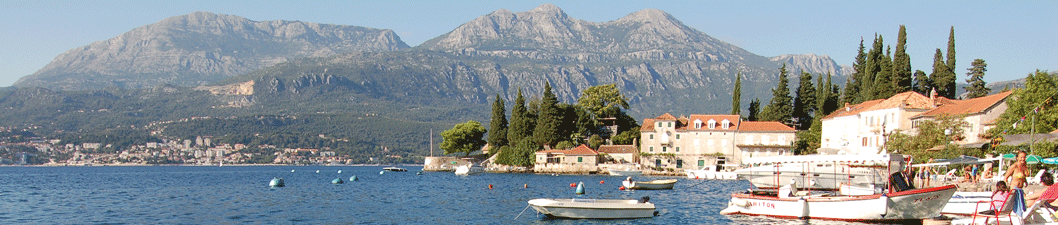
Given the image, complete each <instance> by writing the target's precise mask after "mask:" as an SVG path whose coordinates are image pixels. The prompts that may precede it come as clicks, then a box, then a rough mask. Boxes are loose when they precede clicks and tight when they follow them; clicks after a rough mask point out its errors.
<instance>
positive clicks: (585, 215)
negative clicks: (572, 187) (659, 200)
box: [529, 196, 656, 219]
mask: <svg viewBox="0 0 1058 225" xmlns="http://www.w3.org/2000/svg"><path fill="white" fill-rule="evenodd" d="M649 201H650V197H648V196H644V197H643V198H642V199H640V200H621V199H548V198H538V199H533V200H529V206H530V207H532V208H533V210H536V211H537V212H539V213H542V214H544V215H545V216H547V217H548V218H570V219H632V218H646V217H653V216H655V215H656V212H654V209H655V208H654V203H650V202H649Z"/></svg>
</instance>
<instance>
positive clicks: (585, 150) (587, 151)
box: [540, 145, 599, 155]
mask: <svg viewBox="0 0 1058 225" xmlns="http://www.w3.org/2000/svg"><path fill="white" fill-rule="evenodd" d="M540 152H542V153H561V154H565V155H598V154H599V152H596V151H595V150H591V148H589V147H588V146H587V145H580V146H577V147H576V148H573V149H561V150H560V149H551V150H544V151H540Z"/></svg>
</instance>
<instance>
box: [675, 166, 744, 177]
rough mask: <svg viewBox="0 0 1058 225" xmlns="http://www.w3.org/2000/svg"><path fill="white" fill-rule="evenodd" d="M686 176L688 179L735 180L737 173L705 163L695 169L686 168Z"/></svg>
mask: <svg viewBox="0 0 1058 225" xmlns="http://www.w3.org/2000/svg"><path fill="white" fill-rule="evenodd" d="M684 173H685V174H687V178H690V179H710V180H735V179H738V175H737V174H735V172H730V171H719V170H718V169H716V166H715V165H707V166H703V167H702V168H699V169H696V170H686V171H684Z"/></svg>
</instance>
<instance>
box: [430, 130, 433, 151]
mask: <svg viewBox="0 0 1058 225" xmlns="http://www.w3.org/2000/svg"><path fill="white" fill-rule="evenodd" d="M430 157H433V129H430Z"/></svg>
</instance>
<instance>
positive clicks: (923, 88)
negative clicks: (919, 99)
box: [915, 70, 933, 96]
mask: <svg viewBox="0 0 1058 225" xmlns="http://www.w3.org/2000/svg"><path fill="white" fill-rule="evenodd" d="M930 83H931V82H930V81H929V77H928V76H927V75H926V72H922V70H915V92H918V93H919V94H922V95H925V96H929V91H930V90H931V89H932V88H933V86H931V84H930Z"/></svg>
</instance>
